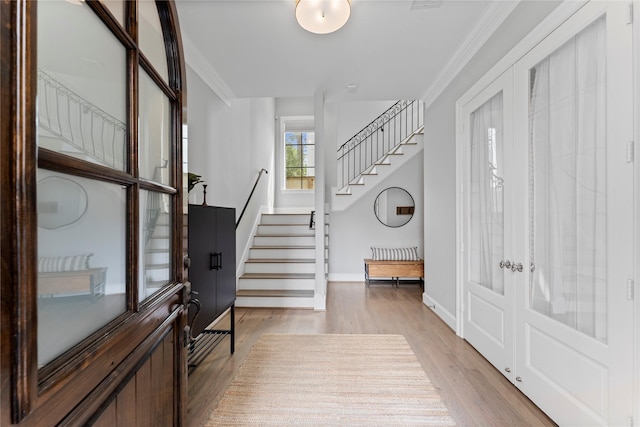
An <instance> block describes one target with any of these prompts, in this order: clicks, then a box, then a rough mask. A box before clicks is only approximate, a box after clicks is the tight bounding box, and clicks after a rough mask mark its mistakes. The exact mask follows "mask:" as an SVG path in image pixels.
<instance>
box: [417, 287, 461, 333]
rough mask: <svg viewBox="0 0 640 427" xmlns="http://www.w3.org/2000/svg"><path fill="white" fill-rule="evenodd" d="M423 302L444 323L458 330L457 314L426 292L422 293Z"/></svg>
mask: <svg viewBox="0 0 640 427" xmlns="http://www.w3.org/2000/svg"><path fill="white" fill-rule="evenodd" d="M422 302H423V303H424V305H426V306H427V307H429V308H430V309H431V311H433V312H434V313H435V314H436V315H437V316H438V317H439V318H441V319H442V320H443V321H444V323H446V324H447V326H449V327H450V328H451V329H453V331H454V332H456V316H454V315H453V314H451V313H449V311H447V310H446V309H445V308H444V307H443V306H442V305H441V304H438V302H437V301H436V300H434V299H433V298H431V297H430V296H429V295H427V294H426V293H424V294H422Z"/></svg>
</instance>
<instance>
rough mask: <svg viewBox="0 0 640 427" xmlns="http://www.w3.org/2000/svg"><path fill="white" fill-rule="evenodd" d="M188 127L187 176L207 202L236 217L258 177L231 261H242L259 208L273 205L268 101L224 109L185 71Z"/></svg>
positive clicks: (196, 195)
mask: <svg viewBox="0 0 640 427" xmlns="http://www.w3.org/2000/svg"><path fill="white" fill-rule="evenodd" d="M187 79H188V80H187V81H188V100H187V123H188V126H189V128H188V135H189V140H188V145H189V166H188V170H189V171H190V172H194V173H197V174H199V175H202V179H204V180H205V181H206V184H207V204H208V205H210V206H226V207H233V208H235V209H236V219H237V218H238V217H239V216H240V213H241V211H242V208H243V206H244V204H245V202H246V200H247V198H248V196H249V194H250V192H251V189H252V188H253V185H254V184H255V181H256V178H257V177H258V172H259V171H260V169H261V168H265V169H267V170H268V171H269V174H264V175H263V176H262V178H261V179H260V182H259V184H258V186H257V187H256V190H255V193H254V195H253V197H252V200H251V202H250V204H249V206H248V207H247V210H246V212H245V214H244V217H243V219H242V221H241V222H240V226H239V227H238V230H237V235H236V242H237V245H236V246H237V253H236V259H237V260H238V262H239V261H240V260H241V257H242V253H243V251H244V248H245V244H246V242H248V241H249V239H250V237H251V232H252V228H253V223H254V222H255V219H256V217H257V216H258V214H259V212H260V209H261V207H262V206H267V207H270V206H271V205H272V202H273V183H272V181H273V174H272V171H273V165H274V157H273V156H274V138H273V135H274V133H275V129H274V120H273V118H274V115H275V102H274V100H273V99H272V98H251V99H234V100H233V101H232V102H231V106H230V107H229V106H227V105H226V104H225V103H224V102H223V101H222V100H220V98H218V96H217V95H216V94H215V93H214V92H213V91H212V90H211V88H210V87H209V86H207V85H206V84H205V83H204V81H203V80H202V79H201V78H200V77H199V76H198V75H197V74H196V73H195V72H194V71H193V70H192V69H191V68H190V67H187ZM202 200H203V187H202V185H201V184H198V185H196V187H195V188H194V189H193V190H192V191H191V193H190V194H189V201H190V203H197V204H200V203H202Z"/></svg>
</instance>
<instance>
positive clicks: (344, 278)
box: [328, 273, 364, 282]
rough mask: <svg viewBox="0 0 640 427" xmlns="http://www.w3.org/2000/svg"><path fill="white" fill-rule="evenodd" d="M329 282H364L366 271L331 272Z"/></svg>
mask: <svg viewBox="0 0 640 427" xmlns="http://www.w3.org/2000/svg"><path fill="white" fill-rule="evenodd" d="M328 281H329V282H364V273H358V274H353V273H329V277H328Z"/></svg>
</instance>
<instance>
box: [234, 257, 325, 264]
mask: <svg viewBox="0 0 640 427" xmlns="http://www.w3.org/2000/svg"><path fill="white" fill-rule="evenodd" d="M246 262H249V263H250V262H256V263H262V262H266V263H270V264H286V263H291V264H302V263H312V262H316V259H315V258H249V259H248V260H247V261H246Z"/></svg>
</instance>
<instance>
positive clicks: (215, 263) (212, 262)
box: [209, 252, 222, 270]
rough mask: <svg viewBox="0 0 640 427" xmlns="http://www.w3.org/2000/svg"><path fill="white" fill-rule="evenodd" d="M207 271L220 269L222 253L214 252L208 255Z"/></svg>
mask: <svg viewBox="0 0 640 427" xmlns="http://www.w3.org/2000/svg"><path fill="white" fill-rule="evenodd" d="M209 269H211V270H220V269H222V252H214V253H212V254H209Z"/></svg>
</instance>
